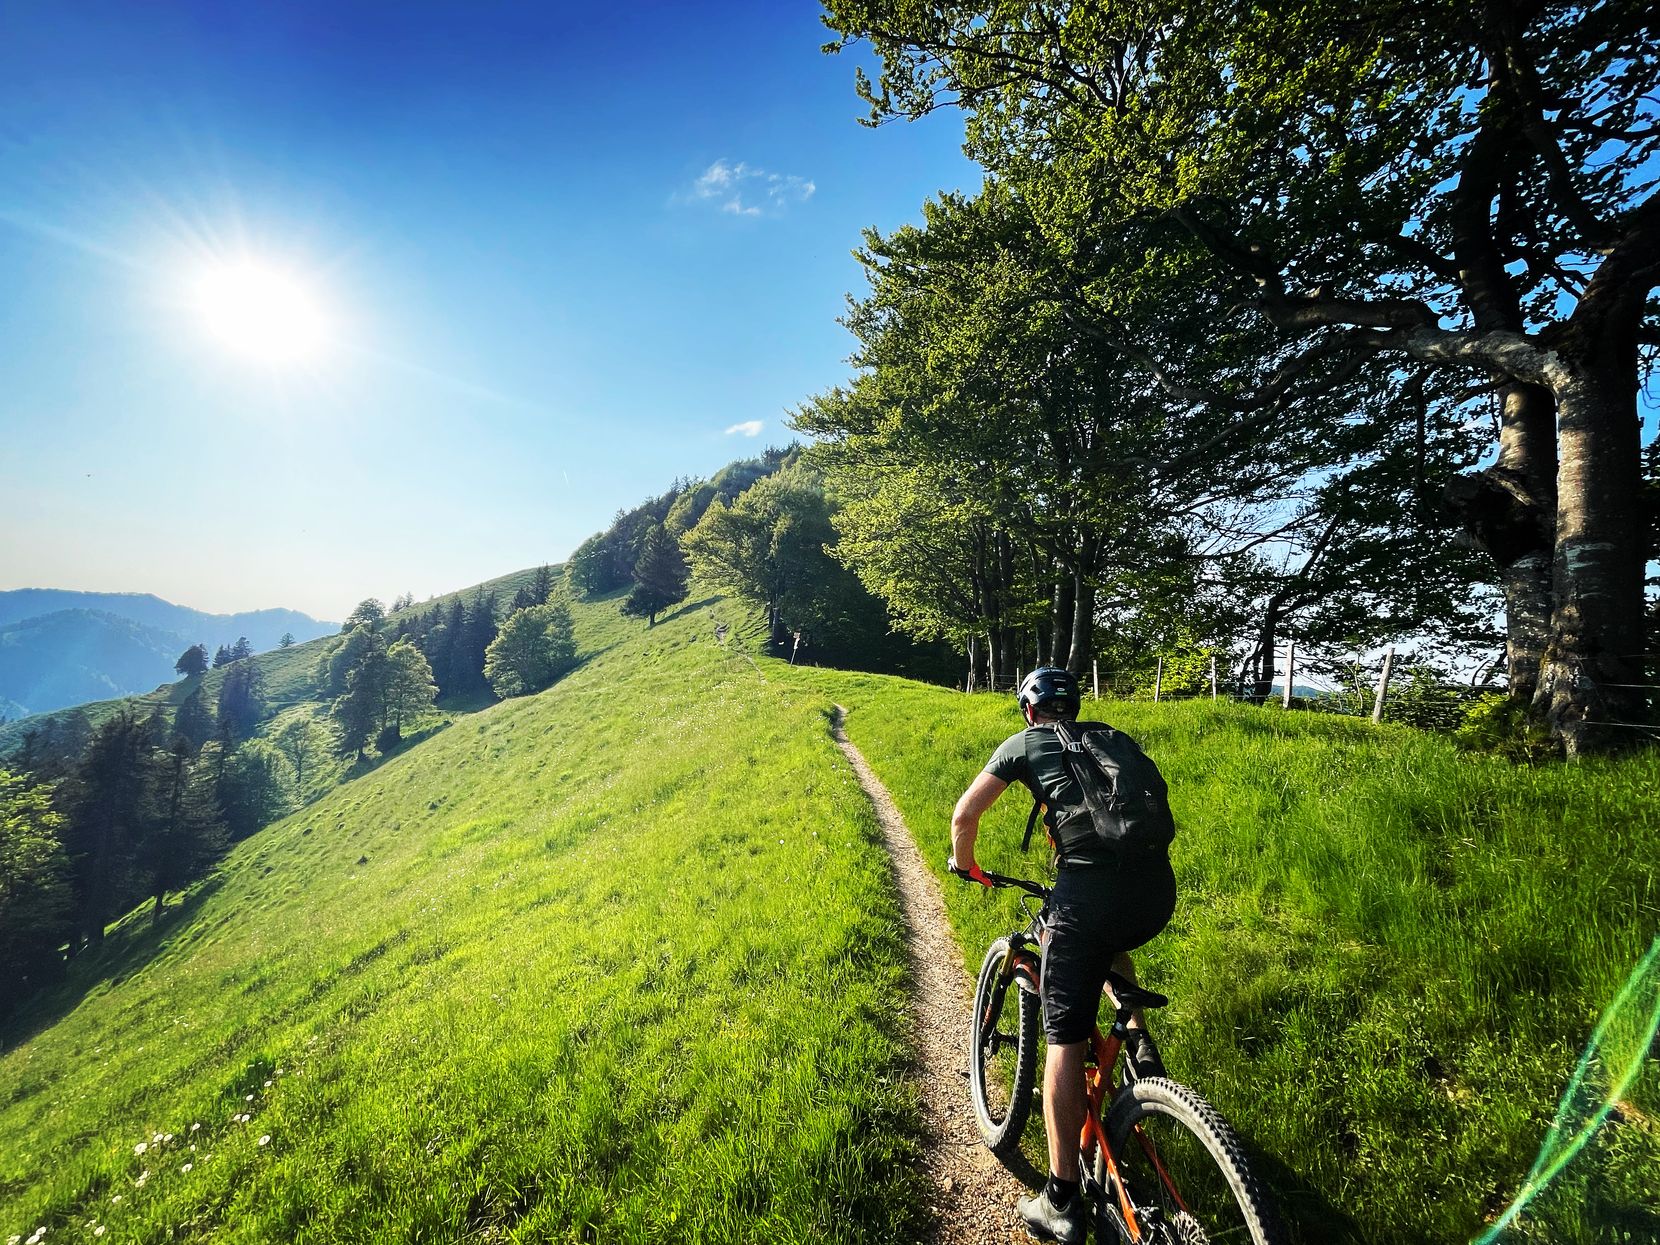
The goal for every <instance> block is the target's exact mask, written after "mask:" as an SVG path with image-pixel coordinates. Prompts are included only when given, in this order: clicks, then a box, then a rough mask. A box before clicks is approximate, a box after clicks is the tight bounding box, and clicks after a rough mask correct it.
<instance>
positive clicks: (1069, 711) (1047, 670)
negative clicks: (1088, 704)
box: [1019, 666, 1083, 718]
mask: <svg viewBox="0 0 1660 1245" xmlns="http://www.w3.org/2000/svg"><path fill="white" fill-rule="evenodd" d="M1019 700H1020V711H1021V713H1023V714H1024V713H1025V712H1026V710H1027V709H1037V710H1039V711H1041V712H1043V713H1047V714H1049V715H1050V716H1051V717H1057V718H1075V717H1077V716H1078V707H1079V706H1080V705H1081V704H1082V703H1083V697H1082V696H1081V695H1080V694H1079V692H1078V680H1077V679H1076V678H1075V677H1074V676H1073V674H1072V671H1070V670H1067V669H1064V668H1063V667H1061V666H1039V667H1038V668H1037V669H1036V670H1034V671H1032V673H1031V674H1029V675H1027V676H1026V677H1025V678H1024V679H1023V680H1021V683H1020V696H1019Z"/></svg>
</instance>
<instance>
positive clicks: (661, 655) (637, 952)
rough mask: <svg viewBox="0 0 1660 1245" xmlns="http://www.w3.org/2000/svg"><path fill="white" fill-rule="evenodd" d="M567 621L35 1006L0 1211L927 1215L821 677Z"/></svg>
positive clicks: (12, 1214) (671, 1224)
mask: <svg viewBox="0 0 1660 1245" xmlns="http://www.w3.org/2000/svg"><path fill="white" fill-rule="evenodd" d="M605 608H609V609H610V610H611V613H612V616H613V618H612V621H611V623H609V624H606V623H604V622H603V621H602V617H601V613H600V612H599V611H601V610H603V609H605ZM585 613H587V614H588V617H587V619H586V621H585V622H579V632H580V631H581V630H582V629H583V628H587V637H588V638H587V640H586V641H585V644H586V645H587V646H589V647H592V646H593V643H594V641H595V640H602V641H607V642H608V643H610V644H611V647H609V649H608V650H607V651H605V652H602V653H601V654H600V655H599V656H597V657H595V658H594V659H593V660H592V661H591V662H590V663H589V664H587V665H586V666H584V667H583V668H582V669H581V670H579V671H578V672H576V673H575V674H573V675H572V676H571V677H569V678H568V679H567V680H565V681H564V682H562V683H561V684H559V685H558V686H556V687H555V688H553V689H550V690H549V691H548V692H546V693H544V694H542V695H540V696H537V697H531V698H526V699H522V700H516V701H509V702H506V703H504V704H500V705H497V706H494V707H492V708H489V709H486V710H484V711H482V712H480V713H478V714H475V715H473V716H471V717H468V718H466V719H463V720H459V721H455V722H454V723H452V724H451V725H450V726H448V727H447V728H445V729H442V730H439V731H438V732H436V733H435V734H433V735H432V736H431V737H430V738H428V739H426V740H425V741H423V742H422V743H420V744H418V745H417V746H415V747H413V748H411V749H409V750H407V751H405V752H403V753H401V754H399V755H397V756H395V757H393V758H391V759H389V760H387V761H386V762H385V763H384V764H382V765H380V766H379V767H378V768H377V769H375V770H374V771H373V772H372V773H369V774H366V775H364V776H362V777H359V778H357V779H355V780H353V781H350V782H347V783H345V784H344V785H342V786H341V787H339V788H338V789H337V790H335V791H334V792H332V793H331V794H329V795H327V796H325V797H324V798H323V799H321V800H320V801H318V802H317V803H315V804H313V805H311V806H310V807H309V808H307V809H305V810H304V811H303V812H301V813H299V814H296V815H295V816H293V817H290V818H288V819H287V820H285V821H283V822H279V823H278V824H276V825H274V826H272V827H269V828H268V829H266V830H265V831H263V832H261V833H260V834H258V835H256V836H254V837H253V838H252V839H250V840H248V841H247V842H245V843H243V844H242V845H240V846H239V847H238V848H237V849H236V850H235V851H234V852H233V853H232V854H231V856H230V857H229V858H227V860H226V862H225V863H224V865H223V867H222V868H221V870H220V871H219V873H218V874H217V876H216V877H215V879H213V881H212V883H211V884H210V885H208V886H206V887H204V888H202V890H201V892H200V893H199V894H198V895H197V896H195V897H194V898H193V899H192V901H191V903H190V904H189V905H188V906H187V908H186V909H185V911H184V912H183V913H182V914H180V915H178V916H177V917H175V919H174V920H173V921H172V922H171V923H170V924H169V925H167V926H166V927H164V928H165V929H166V930H167V931H168V933H167V935H166V937H165V940H164V942H163V944H162V945H161V946H160V947H159V948H158V949H157V951H156V953H155V954H154V955H153V957H152V958H150V959H148V960H146V961H143V962H141V963H137V964H133V965H130V966H129V971H126V972H125V973H124V974H123V975H122V976H120V977H118V978H113V979H110V980H106V981H92V980H88V979H87V977H86V976H85V975H84V974H83V973H81V972H80V970H79V969H77V974H78V975H77V976H75V977H74V978H73V979H72V980H71V982H70V983H69V985H68V986H67V987H66V990H65V992H63V993H60V994H59V995H57V996H49V997H48V998H47V999H45V1000H43V1001H42V1003H41V1005H40V1006H39V1007H38V1008H37V1009H35V1010H34V1011H33V1012H32V1013H31V1014H30V1016H29V1017H26V1018H25V1020H24V1023H25V1024H26V1025H29V1026H31V1027H32V1030H33V1031H32V1032H25V1033H22V1034H14V1035H13V1037H14V1039H15V1038H18V1037H21V1038H22V1039H23V1040H22V1041H21V1042H20V1043H19V1044H15V1045H13V1046H12V1047H11V1048H10V1049H8V1050H7V1051H6V1053H5V1055H4V1057H3V1058H0V1156H3V1158H0V1236H4V1235H10V1234H12V1233H18V1234H21V1235H24V1236H27V1235H29V1234H31V1233H33V1232H34V1231H35V1230H36V1229H37V1228H38V1227H40V1226H42V1225H45V1226H47V1227H48V1229H49V1235H48V1237H47V1239H48V1240H55V1239H60V1238H61V1237H85V1238H89V1239H90V1236H91V1234H92V1233H93V1232H95V1231H96V1228H97V1227H100V1226H101V1227H104V1228H105V1229H106V1230H107V1237H106V1239H114V1240H123V1241H127V1240H131V1241H162V1240H171V1241H179V1240H186V1241H188V1240H207V1239H210V1238H211V1239H215V1240H229V1241H253V1240H284V1241H287V1240H299V1241H351V1240H380V1239H402V1240H411V1241H454V1240H458V1239H468V1240H606V1241H661V1240H677V1239H695V1240H711V1241H723V1240H733V1241H736V1240H757V1239H766V1240H769V1241H809V1240H811V1241H814V1242H819V1241H861V1240H890V1239H893V1238H894V1237H895V1236H899V1237H914V1236H915V1235H916V1234H917V1232H918V1231H919V1225H918V1223H917V1222H916V1221H915V1219H914V1217H913V1216H914V1212H913V1211H911V1210H908V1209H907V1208H909V1207H914V1206H915V1205H917V1199H915V1198H914V1197H912V1196H909V1194H910V1192H911V1191H912V1188H913V1182H914V1180H915V1177H914V1176H913V1175H912V1174H911V1170H912V1165H911V1164H910V1163H909V1162H908V1159H909V1158H910V1154H911V1145H912V1143H911V1141H910V1140H909V1139H910V1137H911V1136H912V1132H913V1129H914V1124H915V1121H914V1105H913V1103H912V1101H911V1099H910V1098H909V1097H908V1092H909V1091H907V1090H906V1089H905V1088H904V1085H903V1080H902V1078H901V1077H900V1076H899V1075H898V1074H899V1072H900V1071H901V1069H902V1067H903V1065H904V1062H905V1058H906V1055H905V1051H904V1049H903V1045H902V1040H901V1034H900V1020H899V1016H900V1013H899V1011H898V1009H897V1008H896V1006H895V1000H896V998H897V997H898V993H899V991H900V990H901V989H902V983H901V980H900V977H901V968H900V966H901V964H902V960H903V949H902V945H901V941H900V934H899V923H898V918H897V912H896V908H895V904H894V900H893V896H892V894H891V889H890V884H889V880H888V877H887V873H886V862H885V859H884V857H883V854H882V852H881V848H880V846H879V839H878V835H877V831H876V827H875V824H874V821H873V818H872V816H871V814H870V812H869V809H868V806H867V804H866V802H865V801H864V799H863V797H862V794H861V793H860V791H859V790H858V787H857V785H856V783H855V781H854V780H853V777H852V775H851V774H850V773H849V772H848V770H847V769H846V767H845V765H844V764H843V763H842V762H841V760H840V758H839V755H838V754H837V753H836V752H835V750H834V748H833V745H832V744H831V743H830V741H829V739H828V737H827V733H826V724H825V719H824V716H823V714H822V712H821V704H820V700H821V698H820V697H819V696H817V695H813V694H802V693H799V692H795V691H793V690H791V689H790V688H789V687H786V686H783V685H781V684H780V683H779V682H778V681H777V680H772V681H763V680H762V678H761V676H760V675H759V674H758V673H757V671H756V669H755V668H754V667H753V666H752V665H751V664H750V663H749V662H748V661H746V660H743V659H740V658H736V657H733V656H732V655H730V654H729V653H728V652H726V651H724V650H721V649H719V648H717V646H716V645H715V644H714V642H713V640H712V637H711V634H710V633H711V629H712V628H711V622H710V614H709V611H708V610H706V609H699V608H691V609H689V610H687V611H685V612H683V613H682V614H681V616H679V617H678V618H676V619H674V620H673V621H671V622H669V623H667V624H661V625H659V626H658V628H656V629H655V630H653V631H651V632H643V631H642V629H640V628H639V627H638V626H637V625H636V624H631V623H621V622H620V621H619V620H616V619H615V617H614V615H615V608H614V604H613V605H612V606H609V607H594V610H593V611H592V612H588V611H585ZM625 635H626V636H627V637H628V638H626V639H622V638H621V637H623V636H625ZM607 637H611V638H610V639H609V640H608V639H607ZM619 640H620V642H618V641H619ZM601 647H604V645H603V644H602V645H601ZM77 992H80V993H77ZM158 1138H159V1140H158Z"/></svg>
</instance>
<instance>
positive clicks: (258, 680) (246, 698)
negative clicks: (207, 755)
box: [219, 661, 265, 739]
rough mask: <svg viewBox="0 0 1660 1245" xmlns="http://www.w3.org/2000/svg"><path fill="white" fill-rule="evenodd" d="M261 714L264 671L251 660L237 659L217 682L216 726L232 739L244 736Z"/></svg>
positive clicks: (248, 733)
mask: <svg viewBox="0 0 1660 1245" xmlns="http://www.w3.org/2000/svg"><path fill="white" fill-rule="evenodd" d="M264 715H265V673H264V671H262V670H261V669H260V668H259V667H258V666H257V665H255V664H254V663H253V662H251V661H243V662H237V663H236V664H235V665H233V666H232V668H231V669H229V670H227V671H226V672H225V681H224V682H223V683H221V684H220V685H219V724H220V726H221V727H223V728H225V729H226V730H227V731H228V732H229V734H230V737H231V738H232V739H245V738H246V737H247V736H249V735H251V734H253V731H254V727H256V726H258V725H259V721H260V719H261V718H262V717H263V716H264Z"/></svg>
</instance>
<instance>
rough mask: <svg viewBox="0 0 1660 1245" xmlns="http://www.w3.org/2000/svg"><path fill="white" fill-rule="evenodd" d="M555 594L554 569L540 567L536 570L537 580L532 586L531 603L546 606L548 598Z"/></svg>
mask: <svg viewBox="0 0 1660 1245" xmlns="http://www.w3.org/2000/svg"><path fill="white" fill-rule="evenodd" d="M552 594H553V568H552V567H550V566H546V565H544V566H540V567H537V569H536V578H535V579H534V580H532V581H531V585H530V597H531V600H530V603H531V604H532V605H546V604H547V603H548V597H550V596H551V595H552Z"/></svg>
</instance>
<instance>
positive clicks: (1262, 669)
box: [1251, 597, 1282, 705]
mask: <svg viewBox="0 0 1660 1245" xmlns="http://www.w3.org/2000/svg"><path fill="white" fill-rule="evenodd" d="M1281 605H1282V603H1281V601H1280V598H1278V597H1269V598H1268V608H1267V609H1265V610H1263V612H1262V626H1261V628H1260V629H1259V630H1258V631H1257V668H1256V681H1255V683H1254V684H1253V686H1252V688H1251V703H1252V704H1253V705H1261V704H1266V703H1267V701H1268V696H1269V693H1271V692H1272V691H1273V690H1274V647H1275V645H1276V644H1278V643H1279V630H1280V609H1281Z"/></svg>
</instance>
